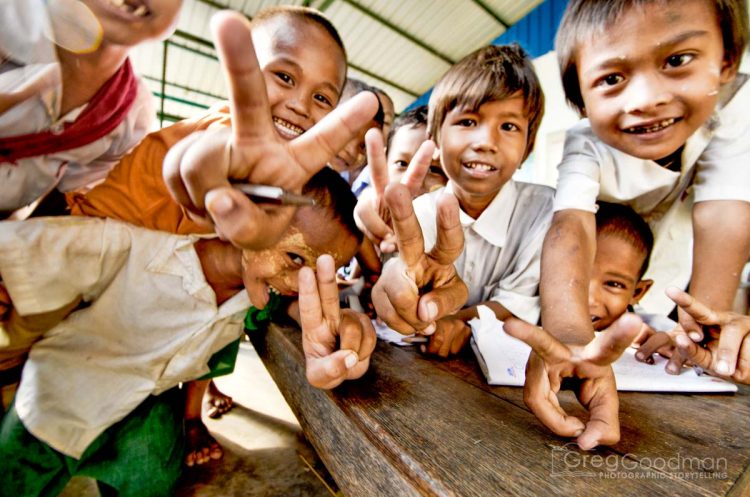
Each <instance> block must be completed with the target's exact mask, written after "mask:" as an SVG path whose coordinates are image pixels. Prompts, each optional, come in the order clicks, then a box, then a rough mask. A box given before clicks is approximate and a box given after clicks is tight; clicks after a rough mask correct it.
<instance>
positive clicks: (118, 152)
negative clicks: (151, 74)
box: [0, 0, 156, 211]
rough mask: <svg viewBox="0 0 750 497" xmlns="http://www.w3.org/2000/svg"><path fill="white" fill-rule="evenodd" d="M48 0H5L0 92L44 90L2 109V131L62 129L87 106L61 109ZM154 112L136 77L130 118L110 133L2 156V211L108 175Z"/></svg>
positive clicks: (1, 4) (0, 11)
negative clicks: (13, 158)
mask: <svg viewBox="0 0 750 497" xmlns="http://www.w3.org/2000/svg"><path fill="white" fill-rule="evenodd" d="M46 4H47V2H46V1H44V0H4V1H0V26H2V29H0V93H12V92H13V91H15V90H16V89H18V88H19V87H21V86H22V85H32V84H33V83H34V82H35V81H36V80H39V81H45V80H46V81H48V85H49V86H47V87H46V89H45V90H44V91H42V92H40V93H37V94H35V95H34V96H33V97H31V98H29V99H27V100H25V101H23V102H20V103H18V104H17V105H15V106H13V107H11V108H10V109H8V110H6V111H5V112H3V113H0V137H11V136H18V135H24V134H29V133H38V132H41V131H46V130H49V129H52V130H54V129H62V128H63V126H64V125H65V123H68V122H72V121H75V120H76V118H78V116H79V115H80V114H81V112H83V110H84V109H85V108H86V105H82V106H80V107H78V108H75V109H73V110H71V111H70V112H68V113H67V114H65V115H60V105H61V103H62V91H63V88H62V81H61V72H60V64H59V62H58V60H57V55H56V52H55V45H54V43H52V42H51V41H50V39H49V33H50V32H51V31H52V27H51V24H50V22H51V21H50V19H49V17H48V15H47V6H46ZM155 118H156V111H155V107H154V103H153V98H152V97H151V92H150V91H149V89H148V87H147V86H146V84H145V83H144V81H143V80H142V79H140V78H138V94H137V95H136V98H135V102H133V105H132V107H131V108H130V111H129V112H128V114H127V116H125V119H123V121H122V122H121V123H120V124H119V125H118V126H117V127H116V128H115V129H113V130H112V131H111V132H110V133H109V134H107V135H105V136H103V137H102V138H100V139H99V140H96V141H94V142H92V143H89V144H87V145H84V146H82V147H78V148H75V149H71V150H66V151H63V152H56V153H53V154H49V155H44V156H37V157H28V158H25V159H20V160H19V161H17V163H15V164H11V163H7V162H3V161H2V160H1V159H0V211H12V210H15V209H18V208H21V207H24V206H25V205H27V204H30V203H31V202H33V201H35V200H37V199H38V198H40V197H42V196H44V195H46V194H47V193H49V192H50V191H51V190H53V189H55V188H57V189H59V190H60V191H63V192H67V191H71V190H75V189H78V188H82V187H84V186H88V185H91V184H92V183H95V182H97V181H100V180H102V179H104V178H105V177H106V176H107V173H108V172H109V171H110V169H112V168H113V167H114V166H115V164H117V162H118V161H119V160H120V159H121V158H122V157H123V156H124V155H125V154H126V153H127V152H129V151H130V150H131V149H132V148H133V147H134V146H135V145H136V144H138V142H139V141H141V139H142V138H143V137H144V136H145V135H146V133H148V132H149V131H150V130H151V129H150V128H151V127H152V125H153V124H154V122H155Z"/></svg>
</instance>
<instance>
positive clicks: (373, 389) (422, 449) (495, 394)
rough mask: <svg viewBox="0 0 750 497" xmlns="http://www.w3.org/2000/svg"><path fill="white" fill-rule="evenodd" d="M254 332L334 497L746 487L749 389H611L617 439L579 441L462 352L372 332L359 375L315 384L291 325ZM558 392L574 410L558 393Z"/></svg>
mask: <svg viewBox="0 0 750 497" xmlns="http://www.w3.org/2000/svg"><path fill="white" fill-rule="evenodd" d="M253 343H254V345H255V347H256V348H257V350H258V353H259V354H260V356H261V358H262V359H263V361H264V363H265V365H266V367H267V368H268V370H269V371H270V373H271V376H272V377H273V378H274V380H275V381H276V383H277V384H278V385H279V388H280V389H281V391H282V393H283V394H284V396H285V397H286V400H287V402H288V403H289V404H290V405H291V407H292V410H293V411H294V412H295V414H296V415H297V418H298V419H299V421H300V423H301V425H302V428H303V429H304V431H305V434H306V435H307V437H308V439H309V440H310V442H311V443H312V444H313V446H314V447H315V449H316V450H317V451H318V453H319V455H320V457H321V459H322V460H323V462H324V463H325V464H326V466H327V467H328V469H329V471H330V472H331V474H332V475H333V477H334V479H335V480H336V482H337V484H338V485H339V487H340V488H341V490H342V491H343V492H344V493H345V494H346V495H350V496H356V497H359V496H363V497H370V496H373V497H375V496H377V497H380V496H398V497H401V496H409V495H430V496H464V495H465V496H469V495H472V496H482V497H485V496H491V495H524V496H526V495H552V494H557V495H574V496H576V497H582V496H587V495H633V496H643V495H655V494H658V495H681V496H698V495H702V496H705V495H725V494H728V495H733V496H736V495H748V494H750V472H749V471H748V465H749V463H750V388H746V387H742V388H741V389H740V392H739V393H738V394H736V395H661V394H639V393H622V394H621V395H620V420H621V423H622V441H621V442H620V443H618V444H617V445H616V446H614V447H611V448H600V449H597V450H596V451H593V452H583V451H580V450H578V449H577V447H575V446H574V444H569V443H568V442H569V440H566V439H563V438H560V437H557V436H555V435H553V434H552V433H551V432H550V431H548V430H547V429H546V428H545V427H544V426H543V425H541V424H540V423H539V421H538V420H537V419H536V418H535V417H534V415H533V414H531V412H530V411H529V410H528V409H527V408H526V406H525V405H524V403H523V394H522V390H521V389H520V388H511V387H490V386H489V385H486V384H485V383H484V378H483V376H482V374H481V372H480V371H479V368H478V366H477V365H476V362H475V361H474V359H473V356H471V352H469V353H468V354H467V355H466V356H462V357H460V358H458V359H452V360H448V361H440V360H435V359H429V358H426V357H423V356H421V355H420V354H419V353H417V352H416V351H415V350H413V349H400V348H397V347H395V346H392V345H388V344H385V343H378V346H377V349H376V351H375V353H374V356H373V361H372V364H371V368H370V371H369V372H368V373H367V374H366V375H365V376H364V377H363V378H362V379H361V380H358V381H354V382H347V383H345V384H344V385H342V386H340V387H339V388H337V389H335V390H333V391H323V390H318V389H315V388H312V387H310V386H309V385H308V383H307V381H306V378H305V372H304V366H303V360H304V357H303V354H302V346H301V340H300V336H299V331H298V330H297V329H294V328H289V327H281V326H271V328H270V329H269V331H268V333H267V334H265V335H262V334H258V335H257V336H255V337H254V338H253ZM561 403H562V405H563V406H564V407H565V408H566V409H568V410H569V412H570V411H571V410H572V411H573V412H574V413H576V414H579V415H580V414H582V409H581V408H580V407H577V403H576V402H575V399H574V398H573V396H572V394H570V393H569V392H568V393H566V394H565V395H564V398H563V399H561ZM566 444H567V445H566Z"/></svg>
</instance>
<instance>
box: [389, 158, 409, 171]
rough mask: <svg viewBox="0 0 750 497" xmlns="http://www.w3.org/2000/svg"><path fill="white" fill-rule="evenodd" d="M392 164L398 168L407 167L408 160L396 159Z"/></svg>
mask: <svg viewBox="0 0 750 497" xmlns="http://www.w3.org/2000/svg"><path fill="white" fill-rule="evenodd" d="M393 164H394V165H395V166H396V167H397V168H399V169H406V168H407V167H409V163H408V162H406V161H405V160H397V161H395V162H394V163H393Z"/></svg>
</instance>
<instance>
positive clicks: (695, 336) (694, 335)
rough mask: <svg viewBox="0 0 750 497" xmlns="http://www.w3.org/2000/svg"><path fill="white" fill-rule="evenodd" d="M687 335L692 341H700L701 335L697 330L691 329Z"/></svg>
mask: <svg viewBox="0 0 750 497" xmlns="http://www.w3.org/2000/svg"><path fill="white" fill-rule="evenodd" d="M688 336H689V337H690V338H691V339H692V340H693V341H694V342H700V341H701V335H700V333H698V332H697V331H691V332H690V333H688Z"/></svg>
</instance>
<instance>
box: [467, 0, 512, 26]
mask: <svg viewBox="0 0 750 497" xmlns="http://www.w3.org/2000/svg"><path fill="white" fill-rule="evenodd" d="M472 2H474V3H475V4H476V5H477V6H478V7H479V8H480V9H482V10H483V11H485V12H486V13H487V14H488V15H489V16H490V17H492V18H493V19H495V20H496V21H497V22H498V23H500V24H501V25H502V26H503V27H504V28H505V29H508V28H509V27H510V23H509V22H508V21H506V20H504V19H503V18H502V17H500V16H499V15H497V12H495V11H494V10H492V9H491V8H490V6H489V5H487V4H486V3H484V1H483V0H472Z"/></svg>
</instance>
